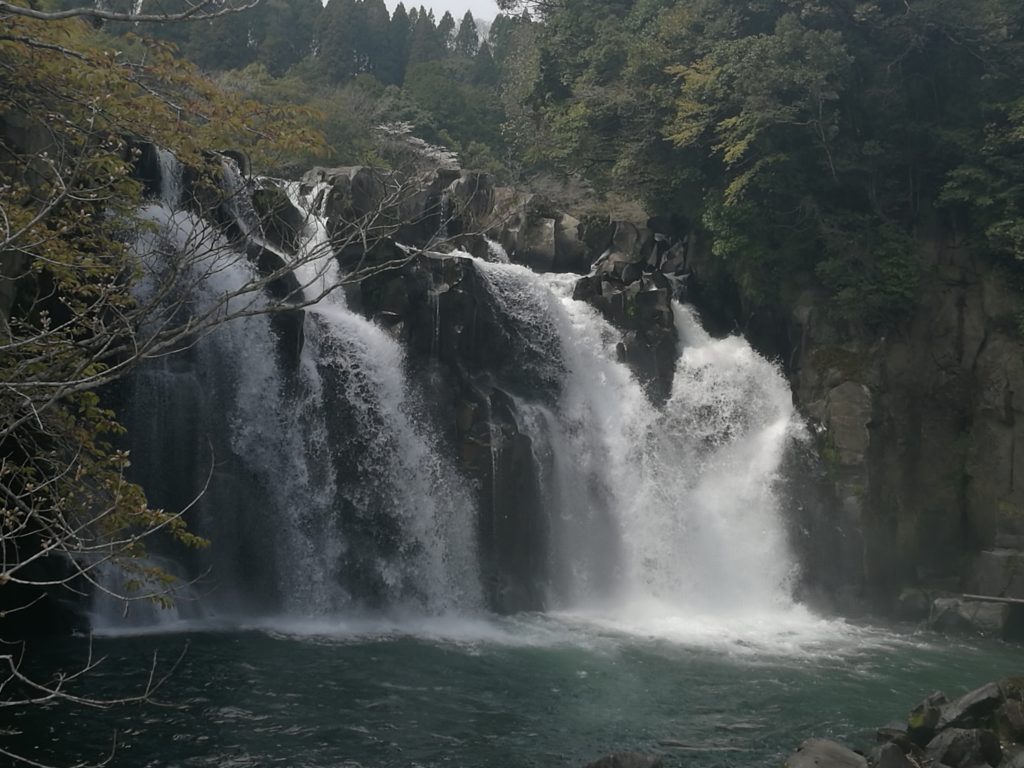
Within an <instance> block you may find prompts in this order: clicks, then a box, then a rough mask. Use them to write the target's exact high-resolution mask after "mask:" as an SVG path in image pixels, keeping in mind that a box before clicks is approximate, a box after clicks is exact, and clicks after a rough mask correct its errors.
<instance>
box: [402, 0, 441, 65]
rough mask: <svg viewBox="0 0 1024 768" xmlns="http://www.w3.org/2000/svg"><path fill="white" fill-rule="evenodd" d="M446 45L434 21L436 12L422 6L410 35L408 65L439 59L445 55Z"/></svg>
mask: <svg viewBox="0 0 1024 768" xmlns="http://www.w3.org/2000/svg"><path fill="white" fill-rule="evenodd" d="M445 52H446V49H445V45H444V42H443V41H442V39H441V37H440V35H439V34H438V31H437V26H436V25H435V23H434V12H433V11H429V12H428V11H427V10H426V9H425V8H423V6H420V10H419V13H417V14H416V19H415V21H413V27H412V32H411V34H410V36H409V61H408V67H412V66H413V65H415V64H425V63H426V62H428V61H437V60H438V59H443V58H444V56H445Z"/></svg>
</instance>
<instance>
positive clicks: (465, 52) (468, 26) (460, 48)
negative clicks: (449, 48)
mask: <svg viewBox="0 0 1024 768" xmlns="http://www.w3.org/2000/svg"><path fill="white" fill-rule="evenodd" d="M479 47H480V33H479V32H478V31H477V28H476V20H475V19H474V18H473V13H472V12H471V11H466V15H465V16H463V17H462V23H461V24H460V25H459V32H458V34H457V35H455V43H454V46H453V50H454V51H455V55H456V56H465V57H466V58H467V59H468V58H472V57H473V56H475V55H476V52H477V49H478V48H479Z"/></svg>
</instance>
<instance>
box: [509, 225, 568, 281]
mask: <svg viewBox="0 0 1024 768" xmlns="http://www.w3.org/2000/svg"><path fill="white" fill-rule="evenodd" d="M557 223H558V222H557V220H556V219H549V218H533V219H529V220H527V221H525V222H524V223H523V224H522V227H521V228H520V230H519V237H518V238H517V242H516V249H515V257H514V260H515V261H517V262H519V263H520V264H525V265H526V266H528V267H530V268H531V269H533V270H536V271H537V272H552V271H554V268H555V258H556V256H557V255H558V244H557V242H556V236H555V228H556V225H557Z"/></svg>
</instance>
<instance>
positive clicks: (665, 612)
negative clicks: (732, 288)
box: [98, 153, 800, 628]
mask: <svg viewBox="0 0 1024 768" xmlns="http://www.w3.org/2000/svg"><path fill="white" fill-rule="evenodd" d="M160 157H161V163H162V169H161V178H162V179H163V180H164V185H165V186H164V188H163V190H162V195H161V200H162V202H160V203H152V204H150V205H148V206H146V207H145V208H144V209H143V210H142V215H143V218H145V219H148V220H149V221H150V222H152V223H154V224H156V225H157V226H156V228H155V232H154V231H152V230H146V231H145V232H143V233H142V234H140V237H139V241H138V243H137V249H138V251H139V254H140V257H141V258H142V260H143V263H144V264H146V265H147V268H148V273H149V277H148V278H147V280H144V281H143V288H142V290H143V291H145V290H146V286H147V284H149V283H156V282H158V281H159V277H160V275H161V270H162V269H166V268H167V264H168V263H174V264H179V265H180V264H182V263H186V264H189V265H190V268H191V269H193V270H195V271H197V273H198V276H197V277H196V279H195V280H193V281H192V283H191V284H190V285H191V288H192V290H193V292H194V294H195V295H194V296H191V297H190V298H189V302H188V306H190V307H191V308H192V310H193V311H202V310H203V308H204V307H207V306H209V305H210V304H211V303H217V302H223V300H224V297H225V296H232V297H233V298H232V299H231V301H230V302H229V309H236V310H237V309H239V308H242V305H240V302H246V303H245V304H244V308H245V309H248V310H257V313H256V314H250V312H245V313H243V314H245V315H247V316H245V317H241V318H239V319H237V320H234V321H232V322H229V323H226V324H224V325H223V326H222V327H219V328H218V329H216V330H215V331H214V332H213V333H210V334H209V335H207V336H204V337H203V338H201V339H200V340H199V341H198V343H196V344H195V346H194V347H193V348H192V349H191V350H189V351H187V352H185V353H183V355H180V356H171V357H167V358H163V359H161V360H158V361H154V362H153V363H152V364H150V365H148V366H146V367H144V368H143V369H142V370H141V371H140V372H139V373H138V374H137V375H136V376H135V377H134V380H133V382H134V383H133V388H132V392H131V396H130V397H129V398H128V400H127V403H128V407H127V411H126V418H127V420H128V421H129V423H130V426H131V428H132V429H131V432H132V433H133V434H140V435H153V434H156V435H160V436H161V439H160V440H159V441H157V445H156V446H154V445H153V444H151V443H146V444H143V443H141V442H140V443H138V444H136V445H135V446H134V447H135V453H136V455H137V456H143V457H145V458H144V459H143V460H142V461H137V464H138V465H140V466H139V480H140V482H142V483H143V485H144V487H146V488H147V490H148V491H149V493H150V495H151V497H152V498H153V501H154V502H155V503H158V504H160V505H162V506H165V507H168V508H176V507H180V506H183V505H184V504H187V503H188V502H189V501H190V500H191V498H192V495H193V494H194V493H196V492H198V490H199V489H201V488H202V486H203V484H204V478H205V476H206V472H207V471H208V470H210V469H211V468H212V470H213V471H212V476H211V481H210V483H209V487H208V488H206V491H205V493H204V494H203V495H202V496H201V497H200V498H199V501H198V502H197V506H196V513H195V515H194V517H195V527H196V528H197V530H198V532H199V533H201V534H203V535H206V536H208V537H209V538H210V540H211V541H212V542H213V545H212V550H211V552H209V553H206V554H202V555H191V556H188V557H187V558H186V560H187V570H188V571H189V572H191V573H197V572H203V570H204V569H209V571H210V575H209V577H208V580H207V583H206V585H205V587H204V590H203V591H204V594H207V595H209V596H208V597H204V599H203V601H202V603H203V606H204V610H206V611H207V612H210V611H215V612H216V611H219V612H220V613H228V612H235V613H242V614H244V615H252V614H253V613H259V612H268V611H269V612H283V613H285V614H288V615H292V616H314V617H315V616H324V617H326V616H332V615H338V614H351V613H352V612H353V611H355V612H359V611H364V610H368V609H369V610H380V609H402V608H411V609H414V610H416V611H426V612H427V613H434V614H436V613H440V612H452V611H455V612H462V613H466V612H469V613H473V612H478V611H481V610H482V608H483V604H484V599H483V596H482V589H481V584H480V580H481V572H482V568H481V564H480V560H481V557H482V553H480V552H478V545H477V540H476V539H477V531H478V529H479V520H480V519H481V518H479V517H478V516H479V515H480V514H482V513H481V511H480V510H478V509H477V508H476V507H477V505H478V504H481V503H482V504H484V505H488V504H489V505H490V506H492V507H493V510H492V511H494V510H498V508H499V506H500V507H501V508H502V509H507V506H503V505H502V504H501V502H503V501H504V500H503V499H498V498H492V499H491V500H490V501H488V500H485V499H481V498H479V497H477V496H475V495H474V493H473V492H472V489H471V487H470V485H469V484H468V483H467V482H466V480H465V479H463V477H462V475H461V474H460V472H459V470H458V469H456V467H455V465H454V463H453V461H452V460H450V459H448V458H446V457H448V456H451V455H453V454H452V446H451V445H450V443H449V442H446V439H445V438H442V437H441V434H442V430H441V426H442V425H440V424H437V423H435V421H434V419H435V418H436V417H434V416H433V415H432V414H431V410H432V409H431V407H430V404H429V403H428V402H427V401H426V400H425V395H424V394H423V391H422V390H421V388H420V386H419V383H418V380H417V379H415V378H410V377H409V375H408V374H407V372H406V370H407V367H408V366H407V364H406V360H405V352H404V351H403V349H402V347H401V345H400V343H399V342H398V341H397V340H396V339H395V338H394V337H393V336H392V335H391V333H390V332H388V331H386V330H384V329H383V328H382V327H380V326H378V325H375V324H374V323H372V322H370V321H369V320H367V319H366V318H364V317H363V316H362V315H361V314H359V313H357V312H354V311H351V310H350V309H349V308H348V306H347V302H346V295H345V291H344V289H343V288H342V287H340V285H341V283H342V281H343V279H342V275H341V274H340V271H339V266H338V262H337V260H336V259H335V258H334V255H333V253H332V249H331V247H330V246H331V244H330V238H329V235H328V229H327V225H326V222H325V220H324V218H323V217H322V216H321V215H320V211H319V210H317V209H318V207H319V206H320V205H321V204H322V201H323V199H324V198H325V197H326V190H324V189H319V188H316V187H314V188H312V189H310V188H305V187H302V186H301V185H299V184H287V185H285V186H284V191H285V192H286V193H287V195H288V198H289V200H290V201H291V203H292V204H293V205H295V206H296V208H298V209H299V210H301V211H302V212H304V214H305V217H306V224H305V230H304V232H303V233H302V234H301V237H300V238H299V245H298V247H297V249H296V250H295V252H294V253H285V252H283V251H282V250H280V249H278V248H276V247H275V246H273V245H270V244H269V243H268V241H267V239H266V238H264V237H263V236H262V234H261V232H262V229H261V223H260V221H259V218H258V216H257V215H256V212H255V211H254V210H253V208H252V206H251V204H248V203H247V202H246V201H248V195H247V193H246V190H245V185H246V184H248V183H250V182H246V181H245V180H244V179H242V178H241V176H240V175H239V174H238V172H237V168H236V167H235V166H234V164H233V163H231V162H229V161H225V163H224V176H225V179H226V181H225V186H226V195H227V198H228V203H227V205H226V211H227V212H228V214H229V215H230V216H231V218H232V219H233V220H234V222H235V225H236V230H237V231H239V232H241V233H242V234H243V236H244V238H245V239H246V241H247V242H250V243H255V244H256V245H258V247H259V248H261V249H265V250H269V251H271V252H272V253H273V254H274V256H275V258H277V259H279V260H281V262H282V263H289V264H291V265H292V268H293V269H294V274H295V277H296V279H297V281H298V284H299V286H300V288H301V291H300V293H298V294H294V296H293V298H294V299H295V300H299V299H303V300H304V301H303V304H305V305H306V306H305V307H304V309H303V311H304V314H305V319H304V322H303V325H304V345H303V346H302V348H301V352H298V351H294V354H293V355H292V356H291V359H292V362H291V363H289V362H287V360H288V359H289V355H286V354H284V353H283V352H282V346H283V345H284V344H286V342H285V340H284V339H283V338H282V336H281V334H280V333H279V332H278V329H276V328H275V325H274V323H273V322H272V320H271V318H270V317H268V316H266V315H263V314H259V312H258V310H259V309H260V308H261V307H263V306H265V305H266V302H267V299H266V298H265V297H264V294H263V293H262V291H261V290H256V291H253V290H247V287H249V286H252V285H253V284H254V281H256V280H257V277H258V276H257V275H256V273H255V270H254V267H253V266H252V265H250V264H249V262H248V261H247V260H246V258H245V257H244V256H242V255H240V251H241V250H244V249H240V248H239V247H238V246H233V245H232V244H231V243H228V242H226V241H225V240H224V236H223V235H221V234H220V233H219V231H218V230H217V229H216V228H214V227H212V226H211V225H208V224H205V223H204V222H203V221H202V220H201V219H200V218H199V217H196V216H194V215H192V214H190V213H187V212H185V211H182V210H180V209H178V205H179V204H180V202H181V200H182V197H183V196H182V190H181V188H180V179H181V173H180V167H175V165H174V163H175V162H176V161H174V159H173V156H169V155H168V154H167V153H161V155H160ZM266 183H269V182H266ZM488 251H489V253H488V258H487V260H476V259H474V260H473V261H472V264H473V268H475V269H476V270H478V271H479V273H480V275H481V276H482V277H483V279H484V284H485V287H486V289H487V290H488V291H489V292H490V294H491V302H492V303H493V305H494V306H495V307H496V308H497V310H498V311H499V313H500V314H501V316H502V318H504V320H503V322H505V323H507V324H508V328H509V330H510V332H511V333H513V334H514V335H515V337H516V342H515V344H514V349H515V352H514V355H515V360H514V361H513V367H514V369H515V372H516V374H515V375H516V380H517V382H518V388H516V387H513V388H512V389H511V390H510V391H509V392H508V393H506V395H507V397H508V398H509V401H510V402H509V404H508V405H505V406H502V408H504V409H505V410H508V408H511V409H512V411H511V412H514V414H515V416H514V418H515V419H516V421H517V426H516V429H517V430H518V432H519V433H520V434H521V435H523V436H525V437H526V438H528V442H527V445H528V446H529V448H528V449H527V450H532V455H533V462H534V465H535V478H536V482H535V485H536V487H537V489H534V490H530V491H529V493H537V494H539V495H538V496H537V498H536V500H532V497H530V498H529V499H527V500H526V502H525V503H526V505H527V506H530V505H535V506H536V507H537V508H538V509H539V512H538V514H540V515H541V518H536V517H534V518H531V519H543V521H544V522H543V524H542V528H543V531H542V532H541V533H539V534H535V535H534V538H533V539H532V541H534V542H535V544H536V543H538V542H540V543H542V545H543V552H536V551H535V552H532V553H531V552H529V551H527V550H523V551H522V554H526V555H528V556H529V557H531V558H533V559H534V560H537V559H538V558H539V559H540V560H541V562H542V564H543V562H544V561H546V566H545V567H543V568H540V569H538V573H537V576H536V580H537V581H538V582H542V583H541V586H540V594H541V595H542V600H541V602H543V604H544V605H546V606H547V608H548V609H549V610H553V611H556V612H562V613H567V612H568V613H570V614H572V615H573V616H577V617H578V616H585V617H589V619H588V620H611V621H617V622H620V624H619V625H620V626H622V625H624V624H629V623H630V622H633V623H639V624H642V625H644V626H646V627H648V628H649V627H650V626H651V622H652V621H653V620H657V619H662V618H664V617H666V616H675V617H688V620H691V621H692V620H693V619H694V617H697V616H699V617H703V619H702V620H704V619H707V620H709V621H719V620H731V619H734V618H736V617H750V616H759V615H767V614H772V613H773V612H776V613H775V614H773V615H777V612H778V611H787V610H790V609H791V608H792V601H791V598H790V588H789V581H790V579H791V577H792V574H793V565H792V562H793V560H792V557H791V556H790V553H789V551H788V547H787V543H786V536H785V530H784V525H783V520H782V519H781V515H780V510H779V501H778V498H777V494H776V491H775V487H774V486H775V479H776V474H777V472H778V471H779V467H780V463H781V460H782V456H783V452H784V450H785V446H786V444H787V441H788V440H791V439H794V438H795V437H796V436H798V435H799V433H800V427H799V425H798V423H797V420H796V419H795V416H794V412H793V408H792V404H791V397H790V393H789V390H788V387H787V385H786V382H785V380H784V379H783V377H782V376H781V374H780V372H779V371H778V370H776V368H775V367H774V366H772V365H771V364H769V363H768V362H767V361H765V360H764V359H762V358H760V357H759V356H758V355H757V354H756V353H754V351H753V350H752V349H751V348H750V347H749V345H747V344H746V342H744V341H743V340H742V339H740V338H728V339H722V340H715V339H711V338H710V337H709V336H708V335H707V334H706V333H705V332H704V331H703V330H702V329H701V327H700V324H699V322H698V320H697V318H696V317H695V315H694V314H693V312H692V310H690V309H688V308H686V307H683V306H680V305H675V306H674V308H673V309H674V313H675V317H676V324H677V331H678V335H679V338H680V354H679V358H678V364H677V368H676V371H675V378H674V386H673V390H672V392H671V396H670V397H669V398H668V400H667V402H665V404H664V405H662V406H655V405H652V403H651V401H650V399H649V398H648V397H647V395H646V394H645V392H644V389H643V387H642V386H641V384H640V383H639V382H638V381H637V380H636V379H635V378H634V376H633V375H632V374H631V372H630V370H629V368H628V367H627V366H626V365H625V364H624V363H622V362H620V360H619V358H618V354H617V350H616V346H617V344H618V342H619V340H620V338H621V336H620V334H619V332H618V331H617V330H616V329H615V328H613V327H612V326H611V325H610V324H609V323H608V322H607V321H605V320H604V319H603V318H602V317H601V316H600V315H599V313H598V312H597V311H596V310H594V309H593V308H592V307H590V306H589V305H587V304H586V303H584V302H580V301H574V300H573V299H572V298H571V295H572V291H573V286H574V283H575V280H576V277H575V276H573V275H538V274H535V273H533V272H531V271H530V270H528V269H526V268H524V267H521V266H516V265H512V264H509V263H508V259H507V256H506V255H505V254H504V252H503V251H502V250H501V248H500V246H498V245H497V244H496V243H489V244H488ZM464 258H465V257H464ZM147 281H148V282H147ZM442 289H443V290H448V288H447V286H442V287H441V288H433V287H432V288H430V289H428V290H427V293H426V301H427V303H428V305H429V307H428V309H429V313H430V316H431V318H432V320H431V322H433V324H434V326H433V328H432V339H433V341H432V342H431V345H430V349H429V353H430V355H431V357H435V356H436V355H437V354H438V353H439V345H440V339H439V336H438V334H439V332H440V327H441V316H440V312H441V303H440V301H439V298H440V294H437V293H435V291H437V290H442ZM486 407H487V408H488V409H490V408H491V407H492V406H491V405H490V404H487V405H486ZM487 419H488V421H489V422H490V423H491V427H490V429H491V433H490V440H489V442H490V447H491V452H492V453H491V467H490V473H491V476H492V477H497V476H498V474H499V473H501V472H502V471H503V468H502V466H501V460H502V458H501V456H499V453H500V451H501V445H502V441H503V440H505V439H506V438H505V436H504V433H503V432H502V430H501V429H499V428H498V427H497V426H495V424H496V422H495V421H494V418H493V414H491V413H490V412H488V416H487ZM211 449H212V450H211ZM168 478H174V479H173V481H169V479H168ZM497 488H498V485H497V484H496V483H494V482H492V485H491V492H492V494H493V493H496V492H497ZM538 489H539V490H538ZM524 492H526V491H525V489H524ZM524 498H526V497H524ZM530 514H533V513H530ZM494 530H498V531H500V532H501V534H500V535H503V536H507V535H509V533H510V529H509V528H508V526H507V524H502V526H500V527H499V528H497V529H494ZM492 535H494V534H493V532H492ZM537 536H541V537H542V539H538V538H537ZM489 546H492V547H494V546H497V547H502V546H503V545H502V542H501V541H489ZM517 546H521V545H517ZM531 546H533V545H531ZM503 562H506V561H503ZM502 567H504V566H502ZM529 568H537V566H536V565H530V566H529ZM519 570H520V571H522V570H524V569H522V568H521V569H519ZM540 570H542V571H543V573H540ZM98 605H99V603H98ZM105 605H106V607H105V608H103V609H102V611H101V613H104V614H105V615H106V618H107V619H110V616H109V615H108V614H109V613H110V612H111V611H112V610H113V606H112V604H110V601H107V603H106V604H105ZM108 623H109V622H108Z"/></svg>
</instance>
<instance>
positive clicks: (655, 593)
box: [477, 261, 800, 622]
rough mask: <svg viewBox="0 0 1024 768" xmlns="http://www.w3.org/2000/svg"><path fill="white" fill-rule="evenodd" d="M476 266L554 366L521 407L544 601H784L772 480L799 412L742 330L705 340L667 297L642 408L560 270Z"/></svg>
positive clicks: (638, 391)
mask: <svg viewBox="0 0 1024 768" xmlns="http://www.w3.org/2000/svg"><path fill="white" fill-rule="evenodd" d="M477 267H478V268H479V269H480V270H481V272H483V273H484V274H485V275H486V276H487V279H488V280H489V282H490V283H491V285H492V286H493V291H494V294H495V297H496V299H497V300H498V301H499V302H501V303H502V305H503V307H504V309H505V311H506V312H507V313H508V314H509V315H511V316H513V317H515V318H516V319H517V322H519V323H522V324H523V327H525V328H528V329H533V330H534V332H535V334H536V337H537V338H538V339H539V340H541V343H539V344H538V345H537V346H538V347H539V348H545V349H547V350H549V351H548V354H547V358H546V359H548V360H549V361H551V363H550V364H551V365H556V364H560V365H561V367H562V368H563V369H564V376H563V378H562V388H561V396H560V399H559V402H558V404H557V407H556V408H548V407H545V406H540V405H536V404H534V405H532V406H529V407H526V408H524V411H525V414H526V417H527V419H528V420H529V421H530V422H531V423H532V425H533V428H532V429H531V433H532V435H533V437H534V443H535V446H534V450H535V453H540V452H545V453H546V455H547V456H548V457H549V459H550V460H549V461H546V462H539V463H541V464H547V465H549V466H551V467H552V471H551V472H550V476H548V477H545V478H543V482H544V484H545V491H546V495H547V503H548V506H549V517H550V519H551V523H552V532H553V536H554V539H555V540H554V542H553V546H552V550H553V559H554V560H555V562H553V564H552V566H553V572H554V573H555V574H556V578H555V582H554V583H553V584H552V598H553V599H552V602H553V604H554V605H555V606H556V607H561V608H562V609H565V610H574V611H578V610H585V611H592V612H595V613H599V614H601V615H604V616H618V617H620V618H623V619H624V620H627V621H630V622H632V621H637V622H640V621H646V620H649V619H651V618H654V617H663V616H666V615H673V616H681V615H687V616H690V617H693V616H695V615H700V616H707V617H714V618H715V619H730V618H739V617H744V616H750V615H754V614H759V613H764V612H766V611H767V612H769V613H775V612H777V611H779V610H780V609H789V608H790V607H791V605H792V601H791V598H790V584H789V581H790V578H791V576H792V572H793V565H792V563H793V560H792V556H791V554H790V552H789V549H788V546H787V543H786V538H785V530H784V526H783V521H782V520H781V517H780V510H779V502H778V499H777V496H776V493H775V488H774V486H775V481H776V474H777V472H778V470H779V467H780V464H781V460H782V456H783V452H784V450H785V446H786V442H787V440H788V439H790V437H791V436H792V434H793V433H794V432H795V431H797V430H799V429H800V426H799V424H798V423H797V421H796V419H795V417H794V411H793V407H792V402H791V396H790V393H789V388H788V386H787V384H786V381H785V379H784V378H783V377H782V374H781V373H780V372H779V371H778V370H777V368H776V367H775V366H773V365H772V364H770V363H769V362H768V361H766V360H764V359H763V358H761V357H760V356H758V355H757V354H756V353H755V352H754V351H753V350H752V349H751V348H750V346H749V345H748V344H747V343H746V342H745V341H744V340H743V339H741V338H738V337H730V338H727V339H722V340H715V339H712V338H710V337H709V336H708V335H707V334H706V333H705V332H704V331H703V330H702V329H701V328H700V325H699V322H698V321H697V319H696V317H695V316H694V314H693V312H692V310H690V309H688V308H686V307H682V306H680V305H678V304H677V305H675V306H674V307H673V309H674V312H675V314H676V318H677V326H678V331H679V335H680V342H681V343H680V346H681V355H680V358H679V363H678V367H677V370H676V376H675V383H674V386H673V391H672V394H671V397H670V398H669V400H668V402H667V403H666V404H665V405H664V406H663V407H661V408H655V407H654V406H653V405H651V403H650V401H649V400H648V399H647V397H646V395H645V394H644V392H643V389H642V387H641V386H640V384H639V383H638V382H637V381H636V380H635V378H634V377H633V376H632V375H631V373H630V372H629V370H628V369H627V368H626V366H625V365H623V364H622V363H619V362H618V361H617V359H616V355H615V343H616V342H617V340H618V339H619V338H620V336H619V333H618V332H617V331H616V330H615V329H614V328H612V327H611V326H610V325H609V324H608V323H607V322H606V321H605V320H604V319H603V318H602V317H601V316H600V315H599V314H598V313H597V311H596V310H594V309H593V308H591V307H589V306H588V305H586V304H584V303H583V302H578V301H574V300H572V298H571V293H572V287H573V284H574V282H575V277H574V276H565V275H536V274H534V273H532V272H530V271H529V270H527V269H525V268H523V267H518V266H512V265H496V264H489V263H486V262H482V261H478V262H477ZM551 336H553V337H554V339H555V342H554V343H552V342H551V341H550V340H548V338H547V337H551ZM551 350H555V352H554V354H552V352H551ZM559 359H560V363H558V362H557V361H558V360H559Z"/></svg>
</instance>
